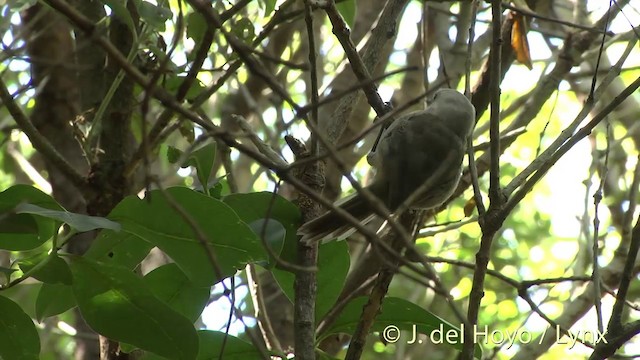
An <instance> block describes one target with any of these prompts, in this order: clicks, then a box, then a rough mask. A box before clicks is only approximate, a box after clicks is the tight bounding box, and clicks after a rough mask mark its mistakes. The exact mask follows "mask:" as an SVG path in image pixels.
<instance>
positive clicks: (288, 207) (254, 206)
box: [222, 191, 302, 267]
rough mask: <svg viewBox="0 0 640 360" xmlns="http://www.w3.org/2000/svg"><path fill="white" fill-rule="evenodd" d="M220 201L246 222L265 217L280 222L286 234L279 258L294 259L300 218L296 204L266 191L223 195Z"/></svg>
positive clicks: (288, 260)
mask: <svg viewBox="0 0 640 360" xmlns="http://www.w3.org/2000/svg"><path fill="white" fill-rule="evenodd" d="M222 201H224V202H225V204H227V205H229V206H231V208H233V210H234V211H235V212H236V213H237V214H238V216H239V217H240V219H242V221H244V222H245V223H247V224H249V223H251V222H253V221H255V220H258V219H265V218H267V217H268V218H271V219H274V220H277V221H278V222H279V223H280V224H282V226H284V229H285V231H286V232H287V234H286V237H285V244H284V247H283V249H282V252H281V254H280V258H281V259H283V260H284V261H287V262H295V261H296V259H297V255H296V247H297V244H298V235H296V231H297V229H298V227H299V226H300V222H301V219H302V216H301V215H300V210H299V209H298V207H297V206H295V205H294V204H292V203H291V202H290V201H288V200H286V199H285V198H283V197H282V196H280V195H277V194H274V193H272V192H268V191H263V192H256V193H249V194H232V195H229V196H225V197H224V198H223V199H222ZM276 267H277V266H276Z"/></svg>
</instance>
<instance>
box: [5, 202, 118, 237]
mask: <svg viewBox="0 0 640 360" xmlns="http://www.w3.org/2000/svg"><path fill="white" fill-rule="evenodd" d="M15 211H16V213H18V214H31V215H39V216H43V217H46V218H49V219H54V220H58V221H60V222H63V223H65V224H67V225H69V226H71V227H72V228H74V229H76V230H78V231H79V232H85V231H91V230H95V229H111V230H115V231H120V224H118V223H116V222H113V221H111V220H109V219H105V218H103V217H99V216H89V215H83V214H76V213H71V212H68V211H60V210H50V209H45V208H43V207H40V206H38V205H33V204H19V205H18V206H16V210H15Z"/></svg>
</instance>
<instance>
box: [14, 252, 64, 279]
mask: <svg viewBox="0 0 640 360" xmlns="http://www.w3.org/2000/svg"><path fill="white" fill-rule="evenodd" d="M18 266H19V267H20V270H22V272H23V273H27V272H28V271H31V270H32V269H33V268H34V267H36V266H40V267H39V268H38V269H37V270H35V271H34V272H33V274H31V276H32V277H33V278H35V279H38V280H40V281H42V282H43V283H47V284H66V285H71V271H70V270H69V265H67V263H66V262H65V261H64V260H63V259H62V258H60V257H59V256H58V255H55V254H47V253H41V254H37V255H35V256H32V257H29V258H26V259H24V260H20V261H19V262H18Z"/></svg>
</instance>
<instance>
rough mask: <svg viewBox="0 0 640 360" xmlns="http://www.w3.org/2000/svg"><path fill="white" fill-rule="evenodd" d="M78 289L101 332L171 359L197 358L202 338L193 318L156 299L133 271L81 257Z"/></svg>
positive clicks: (74, 267) (83, 308) (76, 264)
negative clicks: (198, 333)
mask: <svg viewBox="0 0 640 360" xmlns="http://www.w3.org/2000/svg"><path fill="white" fill-rule="evenodd" d="M71 271H72V273H73V293H74V294H75V296H76V299H77V301H78V306H79V307H80V312H81V313H82V316H83V317H84V319H85V320H86V322H87V324H89V326H91V328H92V329H94V330H95V331H96V332H98V333H99V334H101V335H104V336H107V337H109V338H110V339H113V340H117V341H122V342H126V343H129V344H131V345H134V346H136V347H139V348H140V349H143V350H147V351H151V352H153V353H156V354H158V355H161V356H165V357H168V358H171V359H195V357H196V355H197V351H198V337H197V335H196V331H195V329H194V327H193V325H192V324H191V322H190V321H189V320H187V319H186V318H185V317H184V316H182V315H180V314H178V313H176V312H175V311H173V310H172V309H171V308H170V307H169V306H168V305H166V304H165V303H164V302H162V301H160V300H159V299H158V298H156V297H155V296H154V295H153V293H152V292H151V291H150V290H149V288H148V287H147V286H146V285H145V283H144V282H143V280H142V279H141V278H139V277H138V276H136V275H135V274H134V273H133V272H131V271H130V270H128V269H126V268H123V267H119V266H112V265H107V264H104V263H99V262H94V261H91V260H88V259H83V258H81V257H76V258H74V259H73V261H72V262H71Z"/></svg>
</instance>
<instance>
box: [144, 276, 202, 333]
mask: <svg viewBox="0 0 640 360" xmlns="http://www.w3.org/2000/svg"><path fill="white" fill-rule="evenodd" d="M144 282H145V283H146V284H147V286H148V287H149V289H151V291H152V292H153V294H154V295H155V296H156V297H157V298H158V299H160V300H162V301H164V302H165V303H167V305H169V306H170V307H171V308H172V309H173V310H175V311H177V312H178V313H180V314H181V315H183V316H184V317H186V318H187V319H189V320H190V321H191V322H195V321H196V320H197V319H198V317H199V316H200V314H201V313H202V310H204V307H205V306H206V305H207V302H208V301H209V295H210V288H209V287H198V286H195V285H194V284H193V283H192V282H191V281H190V280H189V278H187V276H186V275H185V274H184V272H182V270H180V268H179V267H178V266H177V265H176V264H173V263H172V264H166V265H163V266H160V267H158V268H156V269H154V270H153V271H151V272H150V273H148V274H147V275H145V277H144Z"/></svg>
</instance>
